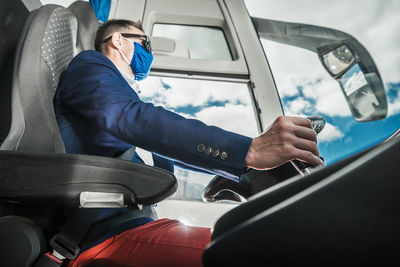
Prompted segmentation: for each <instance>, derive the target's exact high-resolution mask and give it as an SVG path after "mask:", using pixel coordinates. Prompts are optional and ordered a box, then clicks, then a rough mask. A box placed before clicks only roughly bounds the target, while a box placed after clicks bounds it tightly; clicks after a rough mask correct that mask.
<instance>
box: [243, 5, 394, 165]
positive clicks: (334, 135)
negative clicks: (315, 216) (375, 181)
mask: <svg viewBox="0 0 400 267" xmlns="http://www.w3.org/2000/svg"><path fill="white" fill-rule="evenodd" d="M339 2H340V1H339ZM372 2H374V3H375V4H376V5H378V6H380V7H381V8H380V9H377V8H376V9H373V8H368V9H366V10H365V12H362V13H360V12H358V13H357V14H354V13H353V12H352V10H355V9H356V8H357V4H355V3H354V6H353V7H351V5H353V4H352V3H350V2H346V6H348V5H347V4H349V5H350V6H348V8H346V9H345V10H343V12H340V13H335V12H333V13H334V14H330V12H331V10H333V9H334V8H335V6H334V3H330V5H331V6H330V7H328V6H326V5H325V4H326V3H319V2H317V1H314V4H315V6H314V5H313V8H315V10H318V12H312V10H309V11H307V10H302V11H303V12H295V11H293V12H288V9H287V8H285V6H287V5H290V1H281V2H280V4H278V5H274V7H273V8H272V9H270V12H271V13H268V12H265V14H263V15H262V14H260V12H258V11H257V10H255V9H252V5H251V2H250V1H247V2H246V4H247V8H248V9H249V12H250V14H251V15H252V16H258V17H262V16H264V17H267V18H269V19H277V20H285V21H294V22H300V23H308V24H314V25H315V24H317V25H321V26H325V27H330V28H335V29H340V30H343V31H345V32H348V33H349V34H352V35H353V36H355V37H356V38H357V39H359V40H360V41H361V42H362V43H363V45H364V46H365V47H366V48H367V49H369V50H370V53H371V55H372V56H373V57H374V59H375V63H376V64H377V66H378V68H379V70H380V73H381V75H382V77H383V80H384V83H385V89H386V93H387V100H388V106H389V107H388V115H387V117H386V118H385V119H383V120H377V121H371V122H357V121H356V120H355V119H354V118H353V117H352V114H351V111H350V108H349V107H348V105H347V103H346V99H345V97H344V95H343V94H342V91H341V88H340V85H339V84H338V83H337V81H335V80H334V79H333V78H332V77H331V76H330V75H329V74H328V73H327V72H326V70H325V69H324V68H323V67H322V65H321V62H320V61H319V59H318V56H317V55H316V54H315V53H313V52H310V51H308V50H304V49H302V48H298V47H293V46H288V45H283V44H278V43H275V42H271V41H266V40H263V39H261V43H262V45H263V48H264V51H265V55H266V57H267V58H268V61H269V63H270V65H271V69H272V72H273V75H274V78H275V82H276V86H277V88H278V92H279V95H280V97H281V101H282V106H283V109H284V112H285V115H300V116H307V115H312V114H319V115H322V116H324V117H325V119H326V121H327V125H326V127H325V129H324V130H323V131H322V132H321V134H320V135H319V138H318V140H319V145H318V147H319V149H320V152H321V155H322V156H323V157H324V158H325V162H326V163H327V164H331V163H334V162H336V161H338V160H340V159H343V158H345V157H347V156H349V155H352V154H354V153H357V152H359V151H361V150H364V149H366V148H369V147H371V146H373V145H375V144H377V143H379V142H382V141H383V140H385V139H386V138H388V137H389V136H391V135H392V134H393V133H394V132H395V131H396V130H397V129H398V128H399V126H400V94H399V91H400V90H399V89H400V79H399V77H398V75H397V74H396V75H394V73H395V72H397V73H398V72H399V71H400V65H399V64H398V62H399V60H400V54H399V53H398V49H397V47H396V44H395V43H393V42H394V41H395V40H396V39H395V38H399V37H400V29H399V26H398V23H397V22H398V19H397V18H398V12H395V11H393V10H395V8H394V7H392V6H393V5H395V4H394V2H393V1H392V2H388V5H380V4H379V1H372ZM268 3H269V4H270V5H271V1H266V2H265V4H266V5H268ZM274 3H275V2H274ZM343 3H344V2H342V4H343ZM263 4H264V2H263ZM271 6H272V5H271ZM347 11H348V12H347ZM267 13H268V14H267ZM299 13H301V14H302V15H300V14H299ZM383 14H384V15H385V16H383ZM313 16H316V17H314V19H313ZM334 16H335V19H333V17H334ZM346 16H348V17H354V16H355V17H357V19H358V20H361V21H363V23H364V24H363V27H357V26H355V24H354V23H352V24H349V23H347V21H348V20H346V19H345V18H346ZM369 17H374V19H369ZM396 21H397V22H396ZM382 29H386V30H385V31H383V30H382ZM387 29H390V30H387ZM376 36H379V38H376ZM393 36H396V37H393ZM384 40H385V41H384ZM388 51H391V52H390V53H388ZM393 57H394V58H395V59H393Z"/></svg>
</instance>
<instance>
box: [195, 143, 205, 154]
mask: <svg viewBox="0 0 400 267" xmlns="http://www.w3.org/2000/svg"><path fill="white" fill-rule="evenodd" d="M205 148H206V147H205V146H204V145H203V144H200V145H198V146H197V151H199V152H200V153H201V152H203V151H204V149H205Z"/></svg>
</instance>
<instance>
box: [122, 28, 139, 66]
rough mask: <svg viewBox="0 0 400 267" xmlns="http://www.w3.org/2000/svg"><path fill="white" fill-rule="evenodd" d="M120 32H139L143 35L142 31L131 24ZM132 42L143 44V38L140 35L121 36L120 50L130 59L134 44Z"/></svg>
mask: <svg viewBox="0 0 400 267" xmlns="http://www.w3.org/2000/svg"><path fill="white" fill-rule="evenodd" d="M121 33H132V34H141V35H144V32H142V31H141V30H139V29H138V28H135V27H133V26H130V27H129V28H128V29H126V30H124V31H123V32H121ZM133 42H136V43H139V44H141V45H142V46H143V43H144V38H142V37H124V38H122V41H121V43H122V51H123V52H124V54H125V55H126V56H127V57H128V59H129V60H131V59H132V57H133V53H134V52H135V46H134V45H133Z"/></svg>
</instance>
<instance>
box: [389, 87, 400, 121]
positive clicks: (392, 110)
mask: <svg viewBox="0 0 400 267" xmlns="http://www.w3.org/2000/svg"><path fill="white" fill-rule="evenodd" d="M388 100H389V101H388V102H389V103H388V106H389V107H388V117H389V116H392V115H395V114H397V113H400V91H398V92H397V96H396V97H394V98H393V99H388Z"/></svg>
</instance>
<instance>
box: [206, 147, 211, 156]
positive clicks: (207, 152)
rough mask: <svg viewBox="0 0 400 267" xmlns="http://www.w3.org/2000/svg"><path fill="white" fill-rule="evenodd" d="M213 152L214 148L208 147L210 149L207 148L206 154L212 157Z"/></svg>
mask: <svg viewBox="0 0 400 267" xmlns="http://www.w3.org/2000/svg"><path fill="white" fill-rule="evenodd" d="M212 151H213V150H212V147H210V146H208V147H206V151H205V153H206V154H207V155H210V154H211V152H212Z"/></svg>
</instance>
